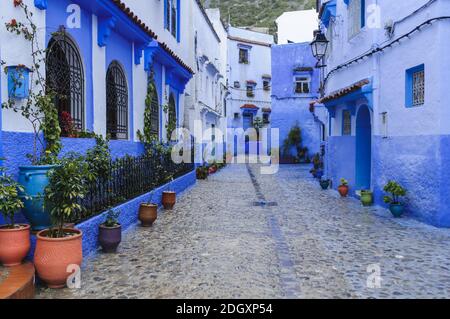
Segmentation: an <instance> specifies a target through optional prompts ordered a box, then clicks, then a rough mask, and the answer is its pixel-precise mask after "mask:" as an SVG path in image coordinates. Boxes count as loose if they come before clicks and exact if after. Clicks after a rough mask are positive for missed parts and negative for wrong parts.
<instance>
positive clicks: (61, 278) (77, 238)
mask: <svg viewBox="0 0 450 319" xmlns="http://www.w3.org/2000/svg"><path fill="white" fill-rule="evenodd" d="M64 231H65V232H68V233H73V234H74V235H73V236H70V237H65V238H48V237H46V236H45V235H46V234H47V233H48V230H43V231H40V232H39V233H38V234H37V235H36V238H37V241H36V251H35V253H34V264H35V266H36V271H37V274H38V276H39V278H41V279H42V280H43V281H44V282H45V283H46V284H47V286H48V287H49V288H64V287H65V285H66V282H67V278H68V277H69V276H70V275H71V271H72V269H73V268H72V269H71V268H68V266H70V265H78V266H81V262H82V261H83V250H82V236H83V233H82V232H81V230H78V229H70V228H68V229H65V230H64Z"/></svg>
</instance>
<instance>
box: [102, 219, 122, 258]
mask: <svg viewBox="0 0 450 319" xmlns="http://www.w3.org/2000/svg"><path fill="white" fill-rule="evenodd" d="M98 241H99V243H100V246H102V249H103V251H104V252H105V253H115V252H116V251H117V247H119V244H120V242H121V241H122V226H121V225H117V226H115V227H106V226H105V225H100V226H99V230H98Z"/></svg>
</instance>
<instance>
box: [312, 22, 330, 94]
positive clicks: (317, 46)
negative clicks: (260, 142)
mask: <svg viewBox="0 0 450 319" xmlns="http://www.w3.org/2000/svg"><path fill="white" fill-rule="evenodd" d="M328 43H329V41H328V40H327V37H326V36H325V35H324V34H323V33H322V31H320V29H319V30H316V31H314V40H313V41H312V42H311V50H312V54H313V56H314V57H315V58H316V59H317V64H316V68H318V69H320V71H321V72H320V88H319V93H320V97H321V98H322V97H324V95H325V88H324V86H325V85H324V80H323V79H324V69H325V67H326V65H325V63H322V64H321V61H322V60H323V59H324V58H325V55H326V54H327V49H328Z"/></svg>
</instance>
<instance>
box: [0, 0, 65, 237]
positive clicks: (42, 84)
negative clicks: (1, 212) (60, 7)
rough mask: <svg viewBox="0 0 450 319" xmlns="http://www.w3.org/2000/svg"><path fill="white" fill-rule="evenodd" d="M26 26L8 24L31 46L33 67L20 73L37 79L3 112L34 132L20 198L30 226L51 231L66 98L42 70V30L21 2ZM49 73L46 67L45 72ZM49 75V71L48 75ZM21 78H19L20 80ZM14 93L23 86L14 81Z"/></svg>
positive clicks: (21, 176) (21, 170) (22, 172)
mask: <svg viewBox="0 0 450 319" xmlns="http://www.w3.org/2000/svg"><path fill="white" fill-rule="evenodd" d="M17 7H19V8H20V9H21V10H22V12H23V14H24V16H25V20H26V22H25V23H23V22H20V21H16V20H15V19H13V20H11V21H10V22H8V23H6V29H7V30H8V31H9V32H10V33H11V34H13V35H15V36H19V37H21V38H23V39H24V40H25V41H28V42H30V47H31V52H28V53H29V54H28V53H27V56H31V64H30V66H29V67H28V68H26V67H25V66H23V67H22V68H20V69H19V70H18V72H19V73H20V72H23V70H26V69H29V70H30V72H31V74H33V76H32V77H31V78H30V85H29V86H28V91H27V92H26V94H25V96H24V98H23V99H21V100H18V99H16V98H14V97H10V98H9V99H8V100H7V101H6V102H4V103H3V104H2V108H5V109H10V110H13V111H14V112H16V113H18V114H21V115H22V116H23V117H24V118H25V119H26V120H27V121H28V122H29V124H30V127H31V128H32V129H33V148H32V152H31V154H28V155H27V156H28V158H29V160H30V165H27V166H20V167H19V180H18V181H19V183H20V184H21V185H22V186H23V191H22V190H21V191H20V193H19V194H20V196H21V198H22V201H23V202H24V206H25V207H24V209H23V214H24V215H25V217H26V218H27V220H28V221H29V222H30V224H31V227H32V229H33V230H42V229H45V228H48V227H49V226H50V224H51V220H50V214H49V212H48V211H46V210H45V209H44V197H43V196H42V194H43V193H44V190H45V187H46V186H47V185H48V177H47V174H48V172H49V171H50V170H51V169H52V168H54V165H55V164H57V156H58V154H59V152H60V150H61V141H60V135H61V128H60V125H59V117H58V109H57V107H56V106H55V101H56V100H57V99H64V98H65V97H64V96H61V95H59V94H57V93H56V92H54V91H52V90H51V89H50V88H49V87H48V86H47V82H46V77H45V74H43V72H42V69H41V66H45V64H46V63H45V62H46V52H47V51H46V50H40V49H39V47H40V44H39V41H40V40H39V38H40V37H39V35H38V33H39V32H40V31H39V28H38V27H37V26H36V24H34V22H33V17H32V10H30V9H29V8H28V6H27V5H26V4H25V3H24V2H23V1H20V2H17ZM43 69H44V70H45V67H44V68H43ZM44 72H45V71H44ZM20 77H21V74H18V78H20ZM13 82H14V83H13V88H14V89H13V90H14V91H15V90H16V88H17V87H20V85H21V83H19V82H17V83H15V82H16V81H13Z"/></svg>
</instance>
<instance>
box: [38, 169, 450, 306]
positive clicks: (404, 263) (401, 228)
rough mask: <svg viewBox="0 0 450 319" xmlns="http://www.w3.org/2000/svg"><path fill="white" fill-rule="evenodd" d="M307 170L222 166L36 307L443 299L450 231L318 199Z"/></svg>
mask: <svg viewBox="0 0 450 319" xmlns="http://www.w3.org/2000/svg"><path fill="white" fill-rule="evenodd" d="M308 170H309V168H308V167H304V166H282V167H281V169H280V172H279V173H278V174H276V175H260V174H259V168H258V167H257V166H252V167H251V168H250V167H247V166H245V165H240V166H230V167H228V168H226V169H225V170H223V171H221V172H220V173H218V174H216V175H215V176H212V177H210V178H209V180H208V181H201V182H199V183H198V185H197V186H195V187H194V188H193V189H192V190H190V191H189V192H187V193H186V194H184V195H183V196H182V197H181V198H180V200H179V203H178V204H177V207H176V209H175V210H174V211H172V212H162V213H161V214H160V216H159V219H158V221H157V222H156V224H155V225H154V226H153V227H152V228H151V229H144V228H141V227H139V226H136V227H133V228H132V229H130V230H129V231H127V232H126V234H125V236H124V241H123V243H122V244H121V247H120V248H119V252H118V253H117V254H116V255H107V254H102V253H98V254H94V255H92V256H89V257H88V258H86V259H85V262H84V265H83V276H82V289H79V290H69V289H64V290H58V291H52V290H49V289H44V288H41V289H39V290H38V298H444V297H446V298H448V297H450V273H449V268H450V249H449V247H450V230H447V229H445V230H444V229H436V228H433V227H431V226H427V225H424V224H421V223H419V222H417V221H414V220H411V219H407V218H405V219H400V220H397V219H393V218H391V217H390V215H389V214H388V212H387V211H385V210H384V209H381V208H376V207H375V208H363V207H362V206H361V205H360V204H359V202H358V201H356V200H355V199H351V198H348V199H341V198H339V196H338V194H337V193H336V192H334V191H331V190H330V191H322V190H321V189H320V186H319V185H318V183H317V182H316V181H314V180H313V179H312V178H310V177H309V173H308ZM256 203H266V204H265V205H264V204H262V205H259V206H255V204H256ZM377 266H379V267H380V270H381V278H382V280H381V288H379V289H374V288H368V287H367V280H368V276H369V275H370V273H368V267H377Z"/></svg>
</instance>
